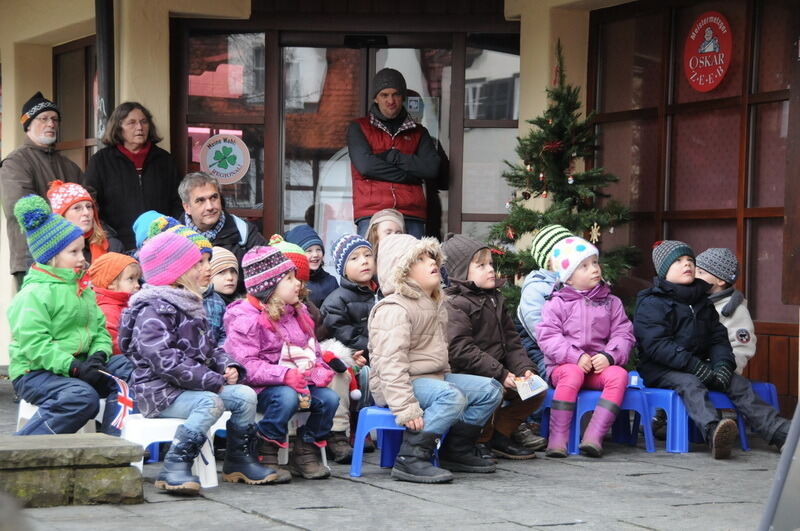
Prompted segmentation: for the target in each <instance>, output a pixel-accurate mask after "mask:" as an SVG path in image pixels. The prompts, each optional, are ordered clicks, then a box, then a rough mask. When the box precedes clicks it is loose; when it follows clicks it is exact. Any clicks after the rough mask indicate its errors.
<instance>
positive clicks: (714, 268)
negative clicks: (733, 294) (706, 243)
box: [695, 247, 739, 284]
mask: <svg viewBox="0 0 800 531" xmlns="http://www.w3.org/2000/svg"><path fill="white" fill-rule="evenodd" d="M695 263H696V264H697V267H700V268H702V269H705V270H706V271H708V272H709V273H711V274H712V275H714V276H715V277H717V278H718V279H721V280H724V281H725V282H727V283H728V284H734V283H735V282H736V277H737V276H738V274H739V261H738V260H737V259H736V255H735V254H733V251H731V250H730V249H726V248H724V247H712V248H711V249H706V250H705V251H703V252H702V253H700V254H698V255H697V258H696V259H695Z"/></svg>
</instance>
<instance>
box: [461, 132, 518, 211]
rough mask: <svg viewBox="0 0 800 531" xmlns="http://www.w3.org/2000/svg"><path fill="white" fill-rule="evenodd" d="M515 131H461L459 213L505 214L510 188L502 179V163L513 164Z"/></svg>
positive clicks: (503, 167) (514, 158)
mask: <svg viewBox="0 0 800 531" xmlns="http://www.w3.org/2000/svg"><path fill="white" fill-rule="evenodd" d="M516 145H517V129H516V128H513V129H506V128H503V129H499V128H498V129H488V128H481V129H465V130H464V170H463V171H464V178H463V195H462V199H463V203H462V210H463V211H464V212H467V213H470V214H505V213H506V208H505V204H506V202H507V201H508V200H509V199H510V198H511V187H509V186H508V184H507V183H506V181H505V179H503V176H502V175H503V172H504V171H505V169H506V167H507V166H506V164H505V162H504V161H506V160H507V161H509V162H515V161H516V160H517V153H516V151H515V148H516Z"/></svg>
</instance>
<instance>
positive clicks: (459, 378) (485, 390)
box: [411, 374, 503, 435]
mask: <svg viewBox="0 0 800 531" xmlns="http://www.w3.org/2000/svg"><path fill="white" fill-rule="evenodd" d="M411 385H412V387H413V388H414V396H415V397H416V399H417V401H418V402H419V405H420V407H421V408H422V409H423V411H424V414H423V416H422V419H423V421H424V424H425V427H424V428H423V431H427V432H433V433H437V434H440V435H441V434H442V433H444V432H446V431H447V430H448V429H450V426H452V425H453V424H455V423H456V422H458V421H463V422H465V423H466V424H474V425H476V426H483V425H484V424H486V423H487V422H488V421H489V419H490V418H491V417H492V414H493V413H494V410H495V409H497V406H499V405H500V402H502V401H503V386H502V385H500V382H498V381H497V380H495V379H494V378H485V377H483V376H475V375H472V374H447V375H446V376H445V377H444V380H437V379H435V378H417V379H416V380H414V381H413V382H412V383H411Z"/></svg>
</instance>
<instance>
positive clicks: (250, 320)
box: [223, 299, 333, 393]
mask: <svg viewBox="0 0 800 531" xmlns="http://www.w3.org/2000/svg"><path fill="white" fill-rule="evenodd" d="M299 319H303V320H305V322H306V327H305V330H311V331H312V333H313V330H314V321H313V320H312V319H311V317H310V316H309V314H308V311H307V310H306V309H305V306H303V309H302V312H301V315H299V316H298V315H297V314H296V312H295V310H294V307H292V306H286V313H284V314H283V316H282V317H281V318H280V320H278V321H277V322H271V323H270V322H267V317H266V316H265V315H263V314H262V313H261V310H259V309H258V308H256V307H255V306H253V305H252V304H250V302H248V300H247V299H241V300H238V301H234V302H232V303H231V304H230V306H228V309H227V310H226V311H225V318H224V321H223V322H224V324H225V332H226V334H227V336H228V338H227V339H226V340H225V346H224V348H225V352H227V353H228V354H229V355H230V356H232V357H233V358H235V359H236V360H237V361H238V362H239V363H241V364H242V365H244V367H245V368H246V369H247V379H246V380H245V381H244V383H246V384H247V385H249V386H250V387H252V388H253V389H254V390H255V392H256V393H260V392H261V391H263V390H264V388H265V387H268V386H270V385H284V383H283V378H284V375H285V374H286V371H288V370H289V367H285V366H283V365H279V364H278V363H279V362H280V359H281V350H282V349H283V345H284V342H285V341H288V342H290V343H291V344H292V345H306V344H308V339H309V337H310V336H309V334H308V332H306V331H305V330H304V328H303V327H302V326H301V325H300V321H299ZM316 354H317V363H316V365H315V368H316V369H320V370H321V371H322V372H328V373H331V375H332V372H333V371H332V370H331V369H330V367H328V365H327V364H326V363H325V362H324V361H322V354H321V352H320V350H319V343H316ZM328 381H330V380H328ZM309 383H313V382H309ZM320 383H322V382H320ZM325 383H327V382H325ZM322 385H324V384H322Z"/></svg>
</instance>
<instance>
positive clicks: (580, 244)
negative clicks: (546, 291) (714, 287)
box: [553, 236, 600, 284]
mask: <svg viewBox="0 0 800 531" xmlns="http://www.w3.org/2000/svg"><path fill="white" fill-rule="evenodd" d="M599 255H600V252H599V251H598V250H597V247H595V246H594V245H592V244H591V243H589V242H587V241H586V240H584V239H583V238H578V237H577V236H570V237H569V238H565V239H563V240H561V241H560V242H558V243H557V244H555V246H554V247H553V269H554V270H555V271H556V272H557V273H558V279H559V280H560V281H561V282H562V283H564V284H566V282H567V280H569V277H571V276H572V273H574V272H575V270H576V269H578V266H579V265H581V262H583V261H584V260H585V259H586V258H588V257H590V256H599Z"/></svg>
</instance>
